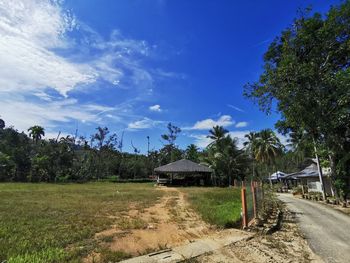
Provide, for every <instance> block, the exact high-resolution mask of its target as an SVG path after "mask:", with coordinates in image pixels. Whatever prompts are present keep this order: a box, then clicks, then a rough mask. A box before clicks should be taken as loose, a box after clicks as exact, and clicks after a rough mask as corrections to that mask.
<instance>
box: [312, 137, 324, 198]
mask: <svg viewBox="0 0 350 263" xmlns="http://www.w3.org/2000/svg"><path fill="white" fill-rule="evenodd" d="M313 143H314V150H315V157H316V163H317V169H318V176H319V178H320V183H321V189H322V196H323V200H326V193H325V188H324V182H323V174H322V167H321V164H320V158H319V157H318V154H317V147H316V141H315V138H313Z"/></svg>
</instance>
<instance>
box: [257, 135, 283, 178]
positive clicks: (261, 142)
mask: <svg viewBox="0 0 350 263" xmlns="http://www.w3.org/2000/svg"><path fill="white" fill-rule="evenodd" d="M282 151H283V145H282V143H281V142H280V140H279V139H278V137H277V136H276V134H275V133H274V132H273V131H272V130H271V129H264V130H261V131H260V132H259V136H258V138H257V140H256V144H255V151H254V155H255V159H256V160H257V161H258V162H260V163H262V164H265V165H266V166H267V165H270V164H272V163H274V161H275V159H276V157H277V156H279V155H280V154H281V153H282ZM270 183H271V179H270Z"/></svg>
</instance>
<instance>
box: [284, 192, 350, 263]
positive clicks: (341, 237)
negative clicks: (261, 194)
mask: <svg viewBox="0 0 350 263" xmlns="http://www.w3.org/2000/svg"><path fill="white" fill-rule="evenodd" d="M278 198H279V199H280V200H281V201H282V202H284V203H285V204H286V206H287V208H288V209H289V210H290V211H291V212H292V213H293V214H295V215H296V218H297V221H298V224H299V226H300V229H301V231H302V232H303V234H304V235H305V237H306V239H307V240H308V243H309V245H310V247H311V249H312V250H313V251H314V252H315V253H316V254H317V255H319V256H320V257H321V258H322V259H323V260H324V262H327V263H328V262H329V263H343V262H344V263H346V262H350V217H349V216H348V215H345V214H343V213H341V212H339V211H337V210H335V209H332V208H330V207H328V206H325V205H322V204H319V203H316V202H312V201H309V200H303V199H300V198H295V197H293V196H292V195H290V194H280V195H278Z"/></svg>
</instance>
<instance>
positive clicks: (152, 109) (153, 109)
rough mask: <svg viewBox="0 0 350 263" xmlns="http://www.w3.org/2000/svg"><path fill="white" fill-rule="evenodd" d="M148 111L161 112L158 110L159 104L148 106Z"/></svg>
mask: <svg viewBox="0 0 350 263" xmlns="http://www.w3.org/2000/svg"><path fill="white" fill-rule="evenodd" d="M149 110H150V111H156V112H161V111H162V109H161V108H160V105H159V104H156V105H153V106H150V107H149Z"/></svg>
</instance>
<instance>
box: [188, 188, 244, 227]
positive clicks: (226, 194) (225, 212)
mask: <svg viewBox="0 0 350 263" xmlns="http://www.w3.org/2000/svg"><path fill="white" fill-rule="evenodd" d="M181 190H182V191H184V192H185V193H186V194H187V197H188V200H189V202H190V203H191V205H192V208H193V209H194V210H195V211H196V212H198V213H199V214H200V215H201V216H202V218H203V220H205V221H206V222H208V223H210V224H212V225H217V226H219V227H232V226H236V225H237V223H238V222H239V221H240V217H241V192H240V189H236V188H218V187H215V188H203V187H191V188H183V189H181Z"/></svg>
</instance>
